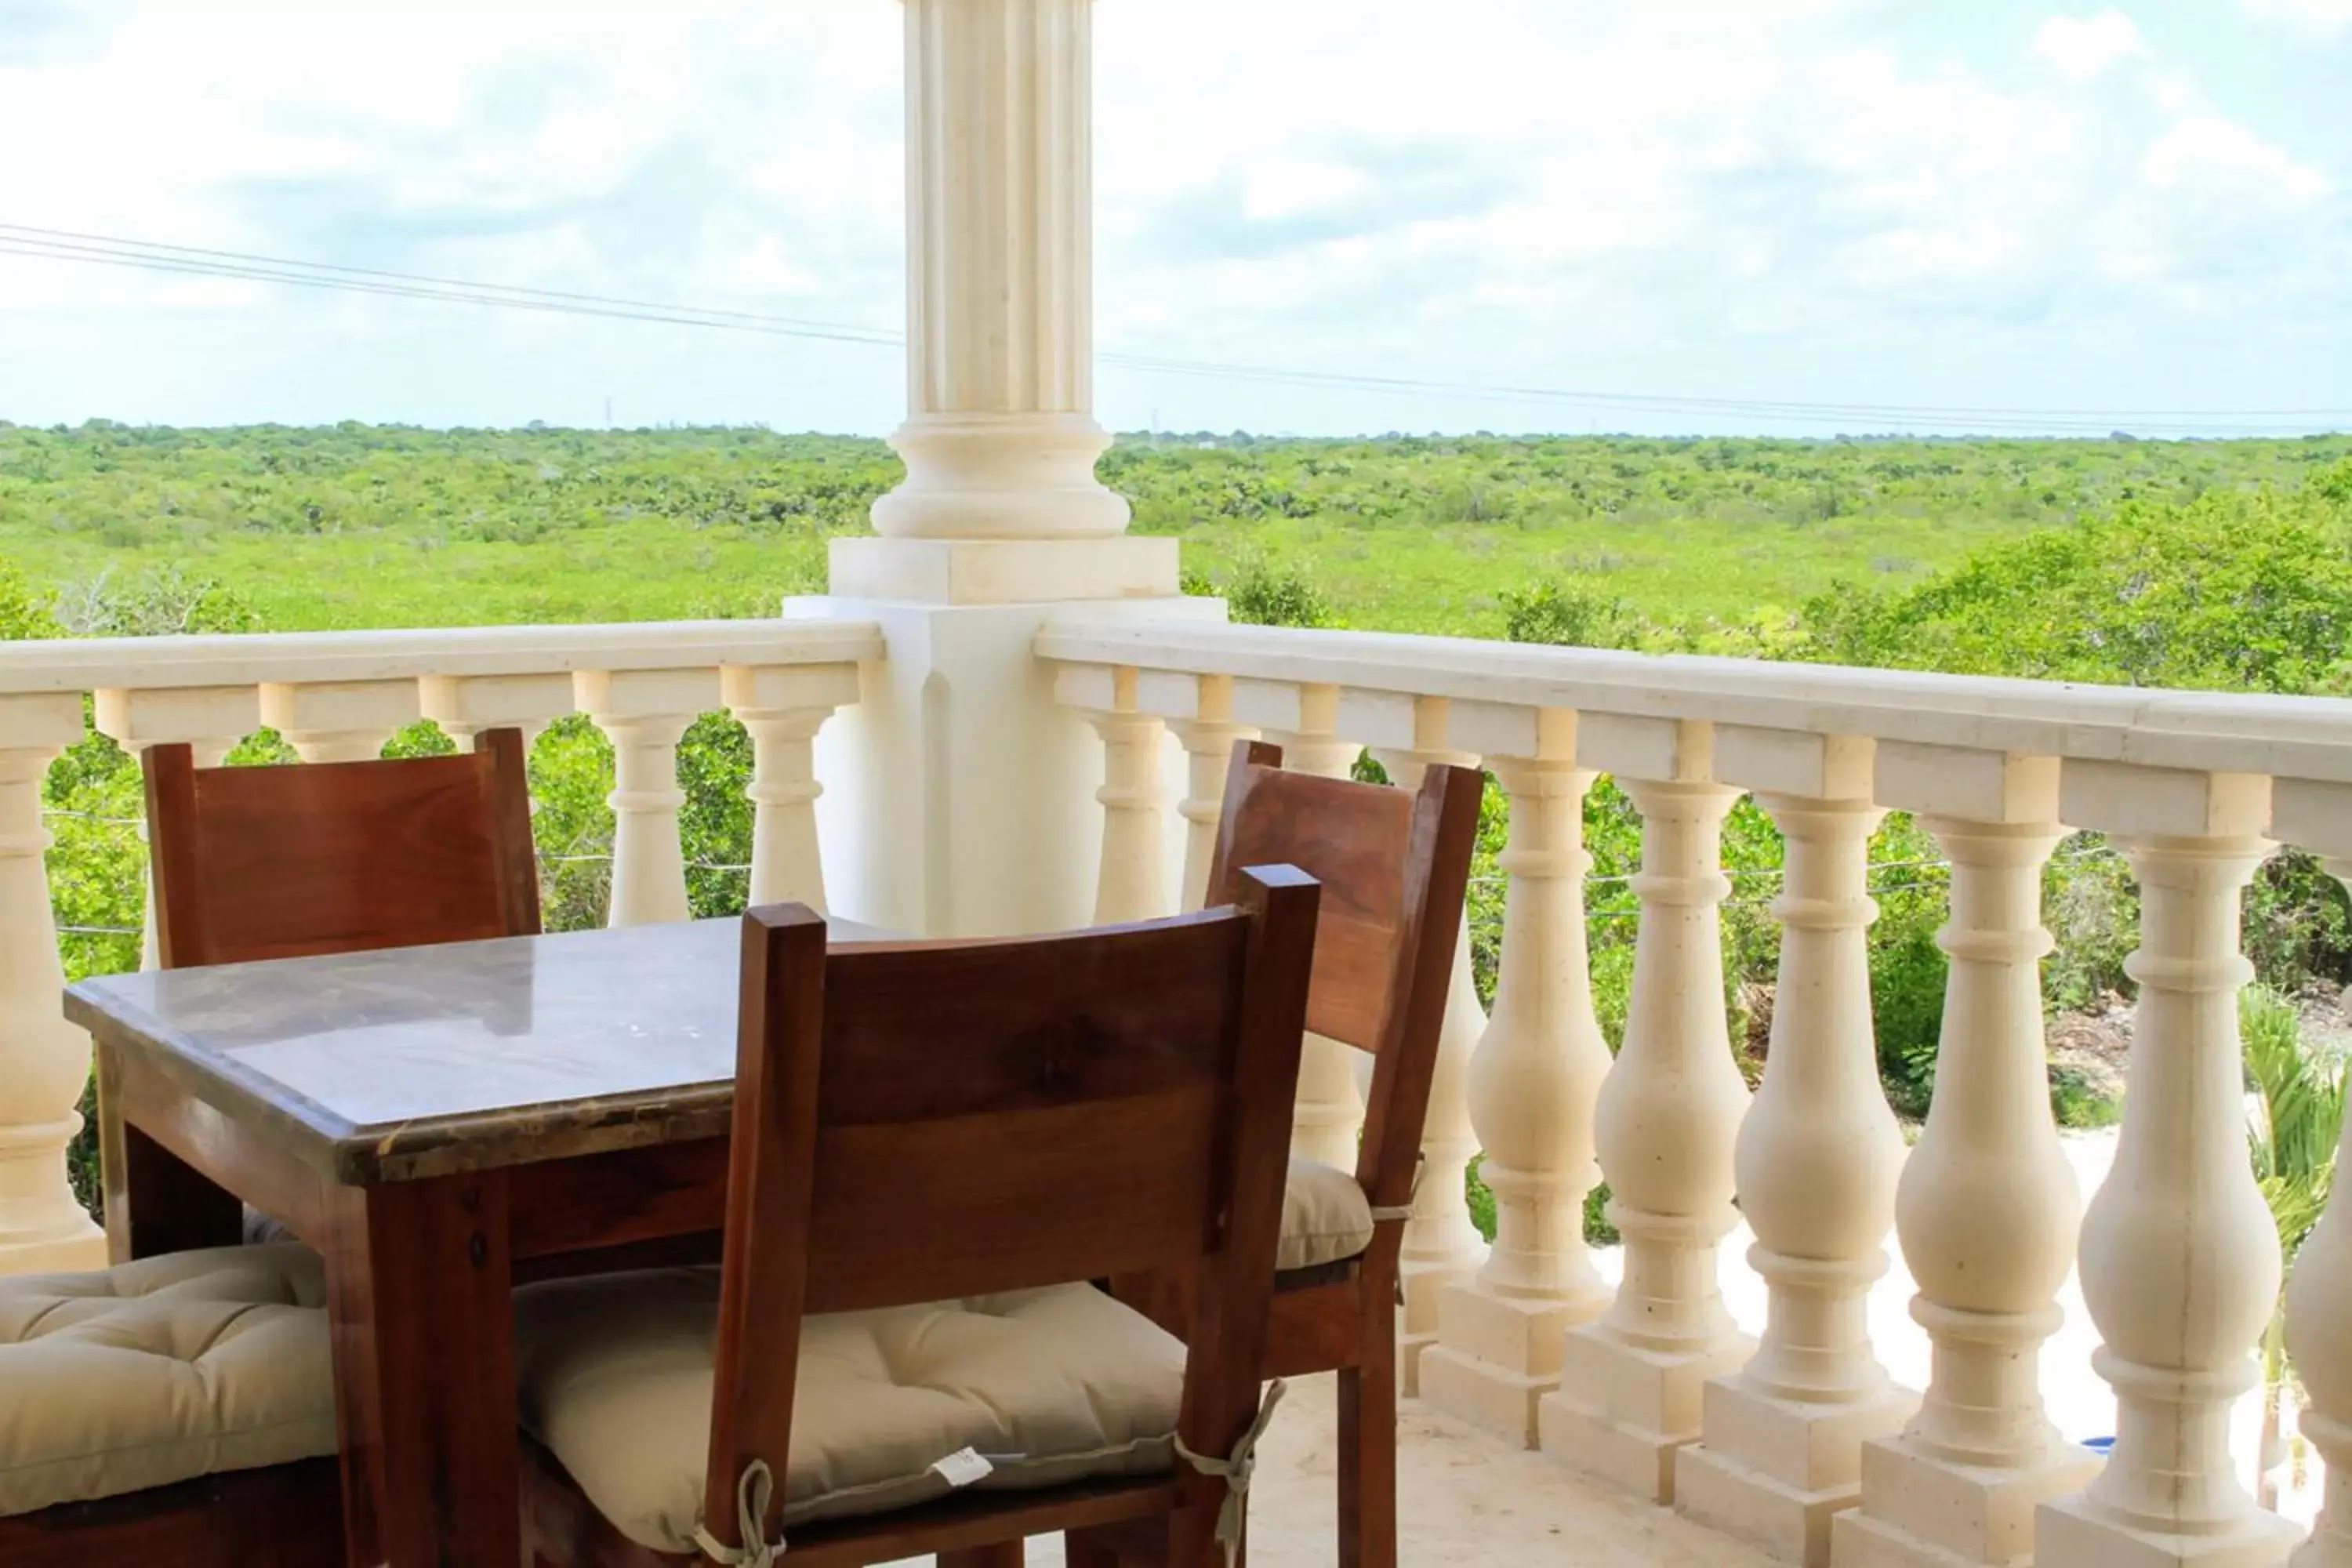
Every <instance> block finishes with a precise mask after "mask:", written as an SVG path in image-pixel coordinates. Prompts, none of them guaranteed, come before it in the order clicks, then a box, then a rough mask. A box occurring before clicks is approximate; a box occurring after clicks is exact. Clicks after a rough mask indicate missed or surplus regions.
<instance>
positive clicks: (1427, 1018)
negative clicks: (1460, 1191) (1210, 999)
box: [1116, 742, 1486, 1568]
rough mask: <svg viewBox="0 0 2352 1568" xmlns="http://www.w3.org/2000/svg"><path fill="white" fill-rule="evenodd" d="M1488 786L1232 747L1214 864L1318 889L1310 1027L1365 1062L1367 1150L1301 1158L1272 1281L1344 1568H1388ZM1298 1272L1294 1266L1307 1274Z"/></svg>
mask: <svg viewBox="0 0 2352 1568" xmlns="http://www.w3.org/2000/svg"><path fill="white" fill-rule="evenodd" d="M1485 789H1486V780H1485V778H1484V776H1483V775H1482V774H1480V773H1478V771H1477V770H1475V769H1474V768H1456V767H1433V768H1431V769H1429V770H1428V772H1427V773H1425V774H1424V775H1423V779H1422V782H1421V788H1420V789H1419V791H1418V792H1415V793H1412V794H1408V793H1406V792H1405V791H1403V790H1398V789H1390V788H1386V787H1384V786H1381V785H1379V784H1353V783H1349V782H1348V781H1345V780H1339V779H1326V778H1318V777H1315V776H1312V775H1309V774H1306V773H1285V772H1283V771H1282V752H1281V749H1280V748H1279V747H1276V746H1271V745H1266V744H1265V743H1263V742H1239V743H1237V744H1236V745H1235V746H1234V760H1233V765H1232V768H1231V770H1230V771H1229V772H1228V773H1227V774H1226V778H1225V796H1224V805H1223V816H1222V817H1221V818H1220V820H1219V824H1218V829H1217V848H1216V854H1215V856H1214V857H1213V859H1212V861H1211V863H1210V868H1209V889H1210V894H1211V897H1213V898H1223V897H1230V896H1231V893H1230V889H1231V888H1232V886H1233V883H1234V876H1235V868H1237V867H1241V866H1246V865H1252V864H1255V863H1258V862H1261V861H1277V862H1282V863H1286V864H1290V865H1296V866H1297V867H1298V868H1301V869H1302V870H1305V871H1306V872H1307V874H1308V875H1310V876H1312V877H1314V878H1316V879H1318V881H1320V882H1321V883H1322V884H1323V905H1322V914H1321V918H1320V921H1319V922H1318V926H1317V931H1316V942H1315V978H1314V984H1313V989H1312V990H1311V991H1310V992H1309V993H1308V997H1307V1027H1308V1028H1310V1029H1312V1030H1314V1031H1315V1032H1316V1033H1317V1034H1319V1035H1324V1036H1328V1037H1330V1038H1332V1039H1335V1040H1339V1041H1340V1042H1342V1043H1344V1044H1346V1045H1349V1046H1353V1047H1356V1048H1357V1049H1359V1050H1362V1051H1368V1052H1370V1053H1371V1055H1372V1058H1373V1066H1372V1082H1371V1090H1370V1094H1369V1095H1368V1096H1367V1097H1366V1106H1365V1119H1364V1136H1363V1142H1362V1144H1361V1147H1360V1152H1359V1153H1358V1155H1357V1159H1356V1169H1355V1172H1354V1173H1353V1178H1352V1180H1350V1179H1349V1177H1348V1175H1347V1173H1341V1172H1336V1171H1332V1170H1330V1169H1328V1167H1324V1166H1318V1165H1315V1164H1313V1163H1310V1162H1307V1161H1293V1162H1292V1163H1291V1167H1290V1171H1289V1177H1288V1180H1289V1189H1288V1193H1287V1202H1286V1209H1285V1215H1284V1220H1285V1227H1286V1233H1287V1234H1286V1237H1285V1248H1284V1250H1285V1252H1286V1255H1287V1256H1288V1259H1289V1260H1290V1261H1294V1262H1300V1263H1301V1266H1300V1267H1297V1268H1287V1269H1286V1270H1285V1271H1284V1272H1282V1273H1281V1274H1279V1275H1278V1276H1277V1277H1276V1281H1275V1296H1274V1308H1273V1316H1272V1319H1271V1321H1270V1323H1269V1325H1268V1328H1267V1331H1266V1332H1267V1344H1266V1359H1265V1363H1263V1365H1262V1366H1261V1368H1260V1370H1261V1371H1262V1372H1263V1373H1264V1374H1265V1375H1266V1376H1268V1377H1291V1376H1298V1375H1303V1374H1305V1373H1316V1372H1337V1373H1339V1563H1341V1565H1342V1568H1394V1564H1395V1563H1396V1561H1397V1545H1396V1405H1397V1361H1396V1358H1397V1346H1396V1319H1397V1303H1398V1296H1399V1289H1400V1285H1399V1278H1398V1268H1399V1265H1398V1249H1399V1247H1400V1246H1401V1245H1402V1240H1403V1235H1404V1224H1405V1220H1406V1217H1407V1215H1409V1213H1410V1211H1411V1208H1412V1199H1413V1193H1414V1188H1415V1186H1416V1184H1417V1182H1418V1177H1419V1172H1420V1165H1421V1136H1422V1122H1423V1119H1424V1117H1425V1116H1426V1115H1427V1113H1428V1110H1429V1093H1430V1080H1431V1079H1432V1077H1433V1075H1434V1073H1435V1071H1436V1068H1437V1037H1438V1031H1439V1029H1440V1027H1441V1026H1442V1025H1443V1023H1444V1015H1445V998H1446V992H1447V989H1448V987H1450V986H1451V985H1452V984H1453V982H1454V949H1455V945H1456V942H1457V939H1458V938H1459V936H1460V933H1461V929H1462V910H1463V900H1464V896H1465V891H1466V889H1467V888H1468V885H1469V879H1470V855H1471V851H1472V849H1473V848H1474V847H1475V845H1476V842H1477V837H1478V808H1479V803H1480V800H1481V797H1482V796H1483V795H1484V793H1485ZM1302 1258H1303V1260H1302ZM1116 1288H1117V1289H1118V1293H1119V1295H1120V1297H1121V1299H1122V1300H1128V1301H1130V1302H1132V1303H1133V1304H1135V1305H1137V1306H1139V1307H1140V1308H1142V1309H1143V1310H1146V1311H1148V1312H1149V1313H1150V1314H1151V1316H1153V1317H1154V1318H1156V1319H1158V1320H1159V1321H1160V1322H1161V1323H1163V1324H1164V1325H1166V1326H1167V1327H1169V1328H1170V1329H1171V1330H1174V1331H1179V1332H1181V1331H1183V1328H1184V1325H1185V1324H1186V1322H1187V1321H1189V1318H1190V1312H1191V1308H1190V1300H1189V1297H1188V1295H1187V1293H1186V1292H1185V1291H1184V1289H1182V1286H1181V1281H1180V1280H1175V1279H1171V1278H1170V1277H1169V1276H1167V1275H1165V1274H1151V1275H1146V1276H1139V1277H1127V1278H1122V1279H1119V1280H1118V1281H1117V1285H1116Z"/></svg>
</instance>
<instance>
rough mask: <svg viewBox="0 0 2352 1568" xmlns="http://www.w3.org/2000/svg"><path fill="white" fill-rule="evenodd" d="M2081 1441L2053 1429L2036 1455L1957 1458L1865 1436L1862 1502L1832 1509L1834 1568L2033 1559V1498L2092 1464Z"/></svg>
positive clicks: (2075, 1481) (1963, 1565) (1981, 1565)
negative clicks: (1983, 1462) (2003, 1464)
mask: <svg viewBox="0 0 2352 1568" xmlns="http://www.w3.org/2000/svg"><path fill="white" fill-rule="evenodd" d="M2099 1465H2100V1460H2099V1458H2098V1457H2097V1456H2096V1455H2095V1454H2093V1453H2091V1452H2090V1451H2089V1450H2088V1449H2084V1448H2078V1447H2075V1446H2074V1444H2072V1443H2065V1442H2061V1441H2059V1440H2058V1439H2057V1438H2056V1437H2054V1436H2053V1438H2052V1440H2051V1442H2050V1444H2049V1446H2048V1447H2047V1449H2046V1450H2045V1451H2044V1453H2043V1454H2042V1458H2041V1459H2040V1461H2039V1462H2038V1463H2036V1464H2033V1465H2031V1466H2023V1467H2019V1468H2004V1469H1989V1468H1974V1467H1969V1466H1959V1465H1954V1464H1952V1463H1950V1462H1949V1461H1948V1460H1944V1459H1938V1458H1935V1457H1934V1456H1933V1455H1930V1454H1927V1453H1925V1452H1922V1451H1921V1450H1920V1449H1919V1448H1917V1447H1915V1446H1914V1445H1913V1444H1912V1443H1911V1441H1910V1439H1909V1438H1908V1436H1898V1437H1892V1438H1886V1439H1883V1440H1881V1441H1878V1442H1873V1443H1866V1444H1864V1445H1863V1450H1862V1495H1863V1506H1862V1508H1860V1509H1857V1510H1854V1511H1853V1512H1851V1513H1843V1514H1840V1515H1839V1516H1838V1519H1837V1523H1836V1524H1835V1526H1834V1527H1833V1528H1832V1541H1833V1544H1834V1546H1835V1548H1836V1556H1837V1568H2007V1565H2008V1564H2011V1563H2030V1562H2032V1559H2033V1516H2034V1510H2035V1509H2037V1508H2038V1507H2040V1505H2042V1503H2044V1502H2047V1501H2049V1500H2052V1499H2053V1498H2060V1497H2064V1496H2066V1495H2067V1494H2069V1493H2072V1492H2077V1491H2080V1490H2082V1489H2083V1488H2084V1487H2085V1486H2087V1485H2089V1484H2090V1480H2091V1478H2092V1477H2094V1476H2095V1475H2097V1474H2098V1473H2099Z"/></svg>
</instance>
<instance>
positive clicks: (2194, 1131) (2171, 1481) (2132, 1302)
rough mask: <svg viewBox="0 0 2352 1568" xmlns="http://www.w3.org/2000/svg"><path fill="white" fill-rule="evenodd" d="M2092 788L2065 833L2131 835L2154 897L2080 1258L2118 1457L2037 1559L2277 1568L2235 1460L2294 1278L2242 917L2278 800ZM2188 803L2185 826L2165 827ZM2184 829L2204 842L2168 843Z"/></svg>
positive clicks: (2095, 773) (2158, 788)
mask: <svg viewBox="0 0 2352 1568" xmlns="http://www.w3.org/2000/svg"><path fill="white" fill-rule="evenodd" d="M2081 774H2082V776H2081V777H2080V778H2079V779H2078V777H2077V770H2076V768H2075V767H2074V765H2073V764H2069V767H2068V769H2067V777H2066V805H2067V816H2068V817H2069V818H2070V819H2071V820H2076V821H2084V822H2089V823H2093V824H2095V825H2096V826H2105V827H2108V828H2109V829H2110V831H2117V830H2120V832H2119V843H2120V845H2121V847H2122V848H2123V850H2124V852H2125V854H2126V856H2128V857H2129V858H2130V860H2131V863H2132V868H2133V869H2134V871H2135V872H2137V875H2138V878H2139V884H2140V946H2139V951H2138V952H2135V953H2133V954H2132V955H2131V957H2130V959H2129V960H2128V961H2126V965H2125V968H2126V972H2127V973H2129V974H2130V975H2131V977H2132V978H2133V979H2134V980H2136V981H2137V982H2138V983H2139V988H2140V993H2139V1006H2138V1010H2137V1014H2136V1016H2135V1017H2134V1020H2133V1026H2132V1046H2131V1064H2130V1068H2129V1070H2128V1074H2127V1076H2126V1085H2125V1095H2124V1124H2123V1131H2122V1134H2121V1136H2120V1137H2119V1139H2118V1140H2117V1142H2116V1159H2115V1164H2114V1166H2113V1167H2112V1168H2111V1169H2110V1170H2109V1172H2108V1175H2107V1179H2106V1181H2105V1183H2104V1184H2101V1186H2100V1188H2099V1191H2098V1194H2097V1195H2096V1196H2095V1197H2094V1198H2093V1199H2092V1200H2091V1205H2090V1207H2089V1208H2088V1209H2087V1210H2086V1211H2085V1212H2084V1216H2083V1238H2082V1247H2081V1258H2082V1278H2083V1298H2084V1302H2085V1303H2086V1304H2087V1305H2088V1306H2089V1308H2090V1310H2091V1320H2092V1321H2094V1322H2095V1323H2096V1324H2097V1325H2098V1326H2099V1332H2100V1334H2101V1335H2102V1336H2103V1338H2104V1339H2105V1343H2104V1344H2103V1345H2102V1346H2101V1347H2100V1349H2099V1351H2098V1352H2097V1353H2096V1354H2095V1356H2094V1357H2093V1358H2092V1365H2093V1366H2094V1368H2095V1369H2096V1371H2097V1372H2098V1373H2099V1375H2100V1376H2101V1377H2104V1378H2105V1379H2106V1380H2107V1382H2108V1383H2109V1384H2111V1385H2113V1387H2114V1388H2115V1391H2116V1405H2117V1411H2116V1446H2115V1452H2114V1453H2113V1455H2112V1456H2111V1457H2110V1458H2108V1461H2107V1466H2106V1468H2105V1470H2103V1471H2102V1472H2100V1474H2099V1476H2098V1479H2095V1480H2094V1481H2093V1482H2092V1483H2091V1484H2090V1487H2089V1489H2087V1490H2085V1491H2084V1492H2082V1493H2080V1494H2079V1495H2076V1496H2074V1497H2070V1498H2067V1499H2064V1500H2061V1501H2058V1502H2053V1503H2047V1504H2044V1505H2043V1507H2042V1511H2041V1515H2040V1518H2039V1520H2038V1521H2037V1531H2036V1536H2035V1548H2034V1549H2035V1554H2036V1558H2037V1560H2038V1561H2039V1562H2041V1563H2044V1564H2049V1565H2051V1568H2056V1565H2058V1564H2062V1563H2063V1564H2066V1565H2068V1568H2072V1565H2074V1564H2076V1563H2081V1564H2083V1565H2084V1568H2110V1565H2116V1568H2137V1565H2138V1564H2141V1563H2165V1564H2186V1563H2195V1564H2198V1565H2199V1568H2273V1565H2274V1564H2277V1563H2284V1562H2285V1561H2286V1557H2287V1552H2289V1550H2290V1549H2291V1548H2292V1547H2293V1546H2294V1542H2295V1541H2296V1539H2297V1537H2298V1536H2299V1534H2300V1533H2301V1532H2300V1531H2297V1530H2295V1529H2294V1526H2292V1525H2291V1524H2289V1523H2288V1522H2287V1521H2284V1520H2283V1519H2281V1518H2279V1517H2278V1516H2277V1515H2275V1514H2273V1513H2267V1512H2265V1511H2263V1510H2262V1509H2260V1508H2257V1507H2256V1506H2255V1503H2254V1500H2253V1497H2252V1494H2251V1493H2250V1492H2249V1491H2248V1490H2247V1489H2246V1486H2245V1483H2244V1481H2243V1480H2242V1479H2241V1478H2240V1474H2239V1471H2238V1468H2237V1466H2236V1464H2235V1463H2234V1462H2233V1460H2232V1458H2231V1453H2230V1411H2231V1405H2233V1404H2234V1403H2235V1402H2236V1400H2237V1398H2238V1396H2239V1395H2240V1394H2244V1393H2245V1392H2246V1391H2247V1390H2249V1389H2251V1388H2252V1387H2253V1386H2254V1384H2255V1383H2256V1382H2257V1381H2258V1380H2259V1377H2260V1373H2259V1371H2258V1369H2257V1368H2256V1366H2255V1363H2254V1357H2253V1350H2254V1346H2255V1344H2256V1342H2258V1341H2259V1340H2260V1339H2261V1337H2262V1335H2263V1331H2264V1329H2265V1328H2266V1327H2267V1326H2268V1325H2269V1322H2270V1319H2271V1313H2272V1312H2273V1310H2275V1309H2276V1307H2277V1305H2278V1288H2279V1277H2280V1268H2281V1265H2280V1258H2279V1244H2278V1231H2277V1228H2276V1226H2275V1225H2274V1223H2273V1220H2272V1218H2271V1215H2270V1209H2269V1206H2268V1205H2266V1204H2265V1203H2264V1202H2263V1196H2262V1191H2261V1189H2260V1188H2259V1187H2258V1186H2257V1185H2256V1184H2255V1182H2254V1175H2253V1169H2252V1164H2251V1163H2249V1162H2248V1160H2247V1158H2246V1089H2245V1053H2244V1051H2243V1048H2242V1045H2241V1042H2240V1040H2239V1037H2238V992H2239V990H2240V989H2241V988H2242V986H2243V985H2244V984H2245V983H2246V982H2247V981H2248V980H2250V979H2252V976H2253V969H2252V965H2251V964H2249V963H2247V962H2246V960H2245V958H2244V956H2243V955H2242V953H2241V952H2239V900H2240V897H2241V895H2242V892H2243V890H2244V889H2245V886H2246V883H2247V881H2248V880H2249V879H2251V878H2252V875H2253V872H2254V868H2256V867H2257V866H2259V865H2260V864H2261V863H2262V861H2263V857H2264V856H2265V855H2266V854H2268V853H2269V851H2270V849H2271V845H2270V844H2269V843H2268V842H2267V841H2266V840H2264V839H2263V837H2260V834H2261V832H2262V830H2263V827H2264V826H2266V824H2267V820H2268V817H2269V788H2268V785H2269V781H2268V780H2267V779H2263V778H2259V777H2254V776H2252V775H2247V774H2214V775H2210V776H2208V775H2200V774H2182V773H2158V772H2157V771H2156V770H2133V769H2128V768H2125V767H2121V766H2118V765H2116V764H2105V763H2102V764H2088V765H2085V766H2084V768H2083V769H2082V770H2081ZM2135 775H2137V776H2135ZM2116 795H2121V796H2122V797H2123V798H2121V799H2117V798H2115V797H2116ZM2135 795H2137V796H2140V798H2133V797H2134V796H2135ZM2183 795H2187V796H2189V799H2188V800H2187V801H2186V803H2185V804H2186V805H2187V808H2188V809H2187V810H2186V811H2185V812H2182V811H2179V810H2177V809H2169V808H2173V807H2175V806H2177V805H2179V804H2181V802H2180V797H2181V796H2183ZM2078 796H2079V797H2081V801H2082V805H2078V804H2077V800H2078ZM2094 797H2097V798H2094ZM2084 806H2087V807H2089V809H2087V810H2086V809H2084ZM2182 816H2186V817H2188V818H2189V820H2188V821H2186V822H2184V821H2182V820H2180V818H2181V817H2182ZM2103 818H2104V819H2103ZM2179 826H2192V827H2194V828H2196V829H2198V831H2197V832H2195V833H2194V834H2179V833H2175V832H2168V831H2166V830H2167V829H2168V828H2177V827H2179ZM2337 1321H2338V1322H2339V1323H2340V1321H2341V1318H2340V1316H2338V1318H2337ZM2339 1331H2340V1330H2339Z"/></svg>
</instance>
